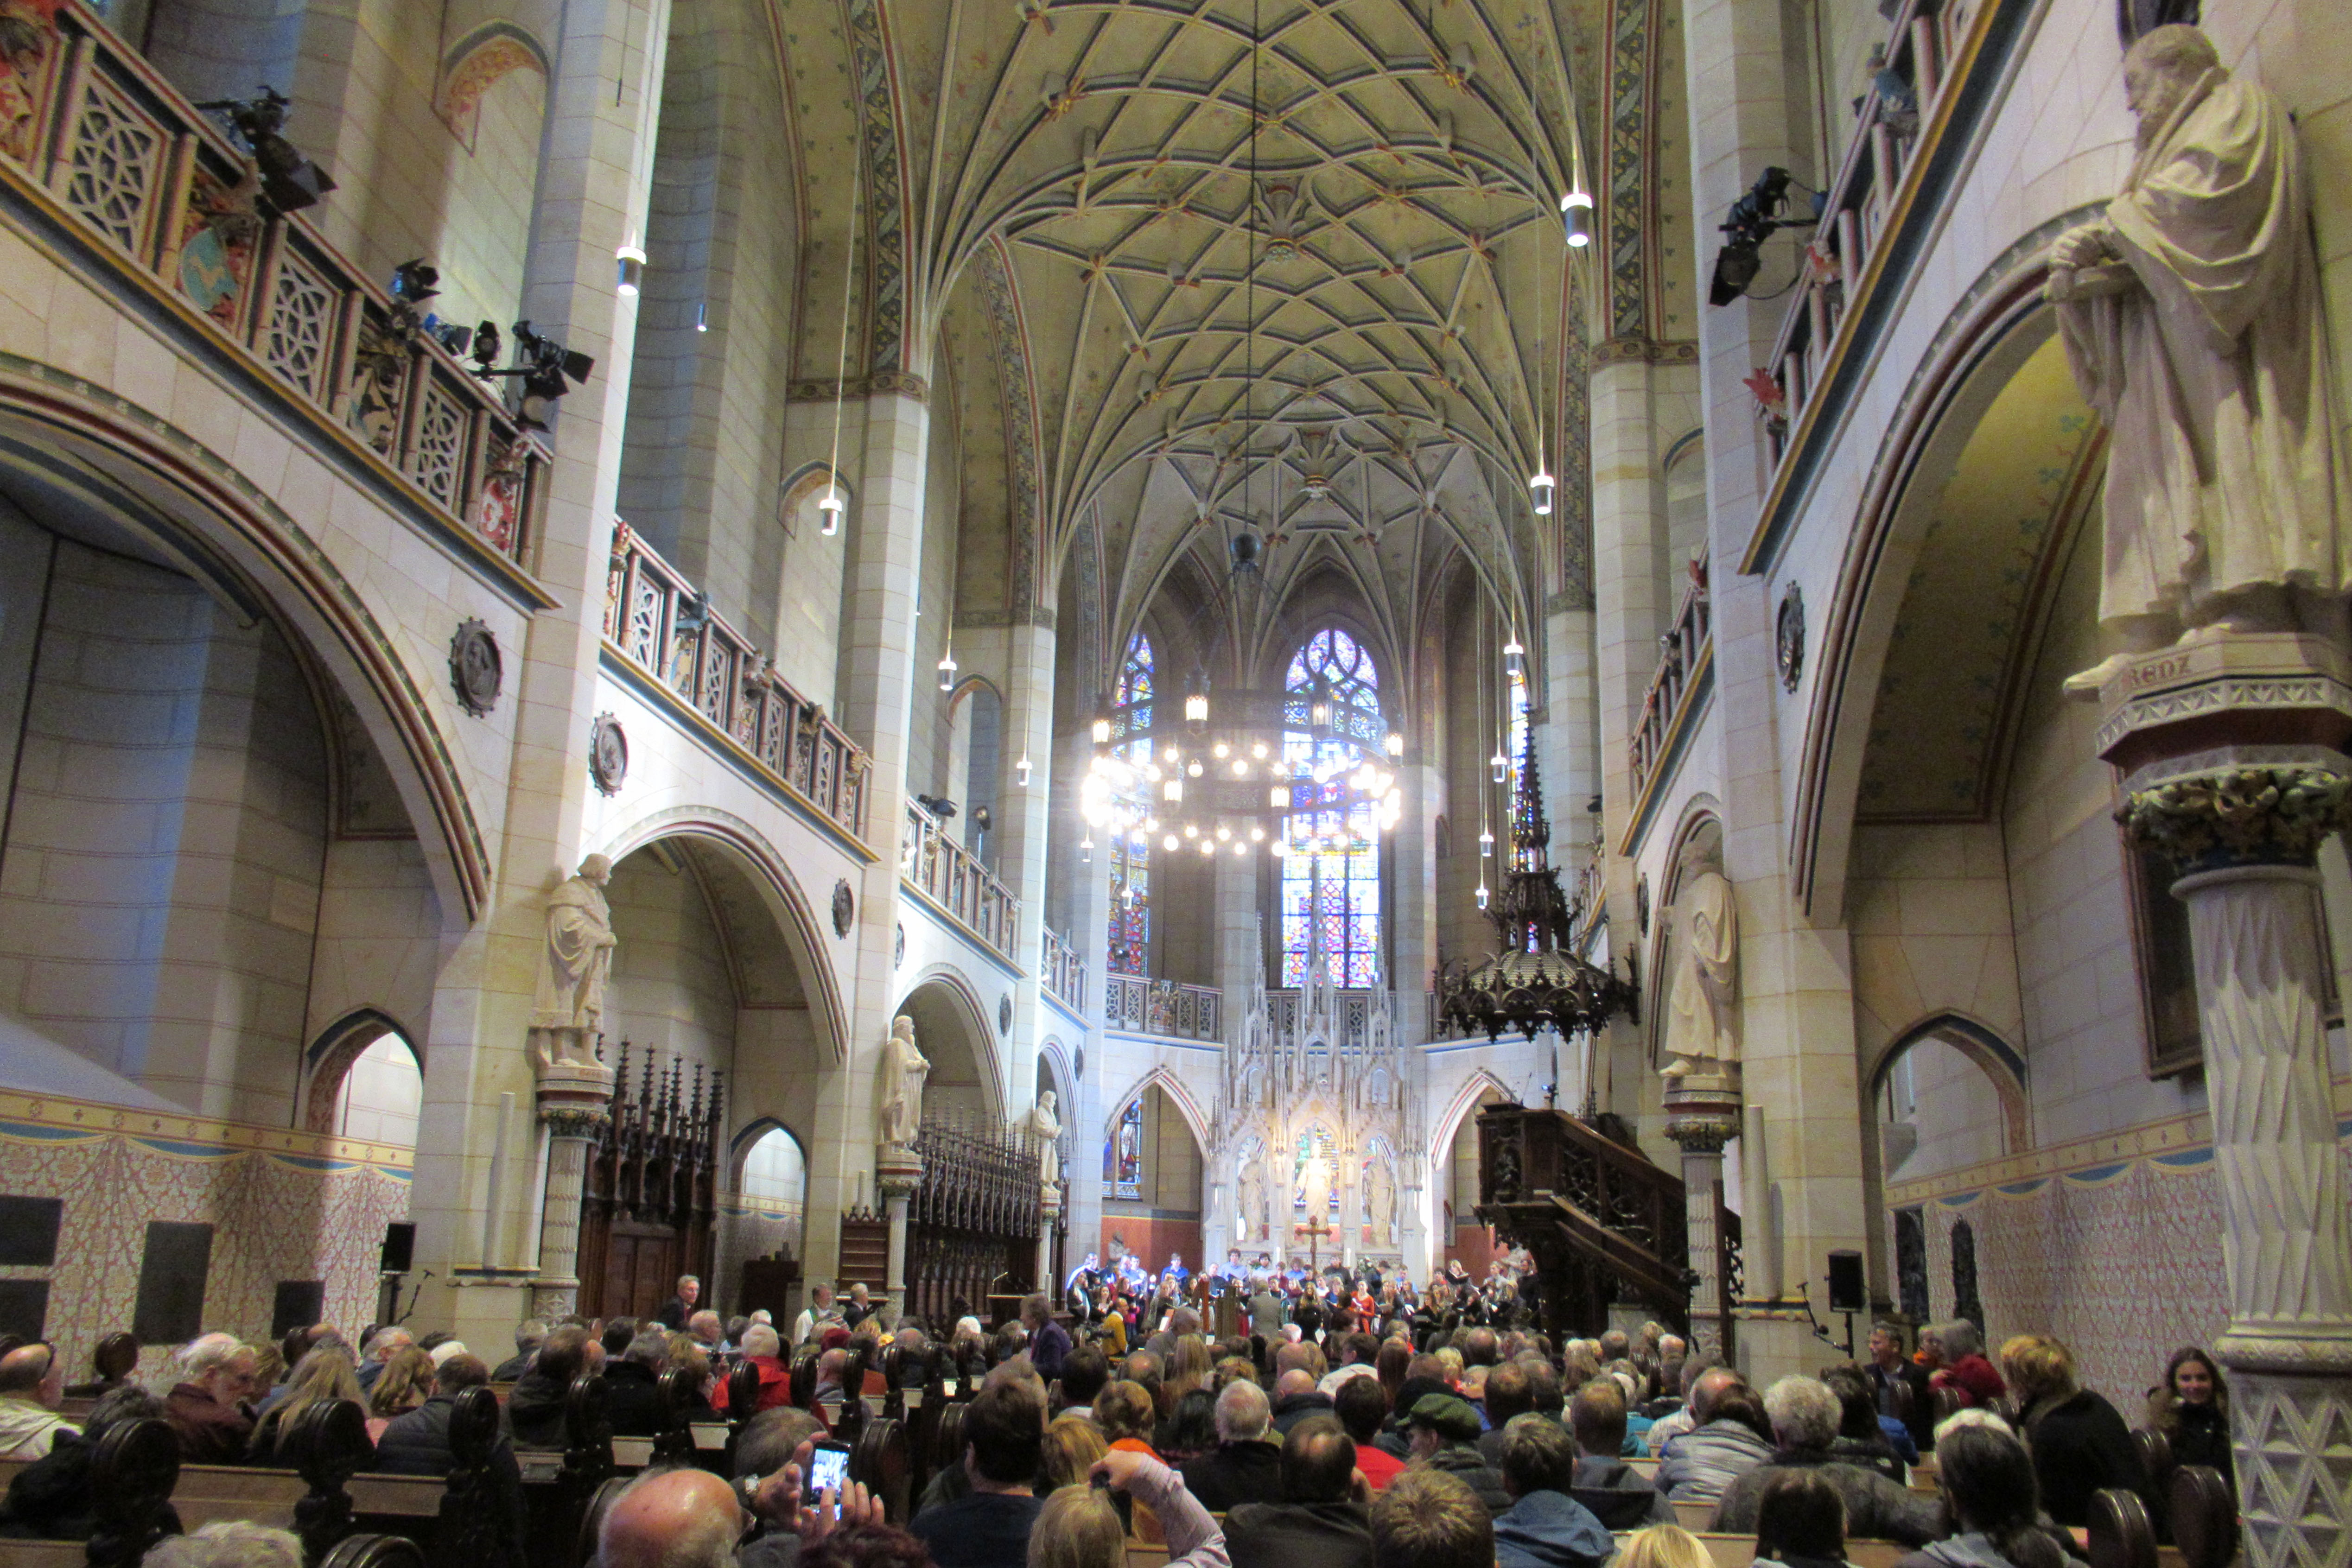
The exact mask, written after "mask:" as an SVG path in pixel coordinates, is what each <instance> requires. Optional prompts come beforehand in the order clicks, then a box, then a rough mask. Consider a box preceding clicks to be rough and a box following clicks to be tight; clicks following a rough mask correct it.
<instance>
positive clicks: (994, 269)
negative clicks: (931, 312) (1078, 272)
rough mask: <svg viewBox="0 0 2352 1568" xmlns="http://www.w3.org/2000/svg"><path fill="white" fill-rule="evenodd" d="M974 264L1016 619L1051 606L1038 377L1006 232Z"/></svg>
mask: <svg viewBox="0 0 2352 1568" xmlns="http://www.w3.org/2000/svg"><path fill="white" fill-rule="evenodd" d="M973 266H974V267H976V268H977V269H978V271H979V274H980V291H981V298H982V300H983V301H985V302H986V304H987V306H988V320H989V328H990V330H991V333H992V336H993V337H994V339H995V346H996V374H997V378H998V382H997V384H998V386H999V388H1000V389H1001V392H1002V395H1003V414H1004V439H1005V445H1006V448H1007V450H1006V452H1005V455H1004V468H1005V474H1006V476H1007V478H1008V479H1009V480H1010V481H1011V485H1012V490H1013V495H1012V502H1013V517H1012V525H1013V526H1012V534H1013V572H1012V581H1011V582H1009V583H1008V584H1006V587H1005V610H1006V611H1007V612H1009V613H1010V614H1011V615H1013V618H1014V619H1015V620H1016V621H1018V620H1024V619H1025V618H1026V615H1025V612H1031V611H1033V610H1036V609H1046V608H1050V607H1049V605H1048V604H1047V601H1046V599H1045V580H1044V576H1043V574H1042V573H1040V572H1039V571H1038V570H1037V557H1038V550H1037V540H1038V538H1040V537H1041V535H1042V534H1043V531H1044V525H1045V517H1044V503H1043V500H1042V498H1041V497H1042V496H1043V492H1044V486H1043V484H1042V483H1041V478H1040V476H1041V475H1042V473H1043V469H1042V468H1041V467H1040V466H1039V458H1038V452H1037V426H1038V417H1037V383H1036V379H1035V378H1034V376H1033V375H1031V374H1030V370H1029V331H1028V328H1027V327H1026V326H1025V325H1024V323H1023V321H1022V319H1021V296H1020V291H1019V289H1018V288H1017V287H1015V286H1014V284H1013V267H1012V257H1011V256H1010V255H1009V254H1008V253H1007V251H1006V250H1005V246H1004V241H1003V238H1001V237H999V238H996V239H992V240H991V241H990V242H989V243H988V244H987V245H985V246H982V248H981V251H980V254H979V256H977V257H975V258H974V261H973ZM1024 584H1025V585H1026V590H1025V591H1024V587H1023V585H1024Z"/></svg>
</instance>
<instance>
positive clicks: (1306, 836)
mask: <svg viewBox="0 0 2352 1568" xmlns="http://www.w3.org/2000/svg"><path fill="white" fill-rule="evenodd" d="M1284 685H1285V689H1286V693H1287V699H1286V704H1285V719H1286V725H1287V726H1288V727H1287V728H1286V731H1285V734H1284V737H1283V747H1282V755H1283V760H1284V761H1285V762H1286V763H1287V764H1288V765H1289V768H1290V774H1291V790H1290V796H1291V812H1290V816H1289V818H1288V819H1287V827H1286V831H1285V835H1284V843H1283V848H1284V854H1283V860H1282V980H1281V983H1282V984H1283V985H1286V986H1303V985H1305V984H1306V983H1307V921H1308V919H1309V917H1310V911H1312V910H1315V909H1317V908H1318V907H1319V909H1320V910H1321V925H1322V930H1321V935H1322V938H1323V951H1324V955H1325V958H1326V961H1327V963H1328V965H1329V967H1330V976H1331V983H1332V984H1333V985H1336V986H1342V987H1348V988H1361V987H1367V986H1370V985H1371V984H1372V983H1373V981H1374V979H1375V977H1377V975H1378V972H1379V968H1380V961H1379V952H1380V944H1381V840H1380V827H1379V821H1378V815H1377V812H1376V810H1375V809H1374V808H1373V807H1372V806H1371V805H1370V804H1369V803H1365V804H1359V805H1356V806H1353V807H1349V806H1348V805H1347V804H1346V803H1345V802H1346V798H1347V794H1348V787H1347V779H1346V776H1347V774H1348V773H1349V772H1350V771H1351V770H1353V769H1354V768H1358V767H1360V766H1361V765H1362V764H1364V763H1365V762H1368V761H1374V760H1376V759H1378V758H1380V756H1381V743H1382V742H1383V741H1384V740H1385V739H1386V738H1387V735H1388V725H1387V722H1386V721H1385V720H1384V719H1383V718H1382V716H1381V692H1380V675H1379V672H1378V671H1376V670H1375V669H1374V668H1373V666H1372V656H1371V654H1370V652H1369V651H1367V650H1366V649H1365V648H1364V646H1363V645H1362V644H1361V643H1358V642H1357V641H1356V640H1355V638H1353V637H1351V636H1349V634H1348V633H1347V632H1343V631H1341V630H1340V629H1339V628H1338V627H1336V626H1333V627H1328V628H1326V629H1325V630H1323V631H1320V632H1317V633H1315V635H1314V636H1312V637H1309V638H1308V639H1307V641H1306V642H1305V643H1303V644H1301V645H1300V647H1299V650H1298V652H1297V654H1296V655H1295V656H1294V657H1293V658H1292V659H1291V661H1290V674H1289V677H1288V679H1287V680H1286V682H1285V683H1284ZM1326 707H1328V717H1327V719H1326V722H1324V723H1321V724H1318V723H1317V722H1316V719H1317V717H1318V709H1324V708H1326ZM1318 892H1319V894H1320V902H1319V904H1318Z"/></svg>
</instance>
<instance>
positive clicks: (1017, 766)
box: [1013, 751, 1029, 789]
mask: <svg viewBox="0 0 2352 1568" xmlns="http://www.w3.org/2000/svg"><path fill="white" fill-rule="evenodd" d="M1013 788H1014V789H1027V788H1029V753H1028V752H1026V751H1024V752H1022V754H1021V760H1020V761H1018V762H1016V763H1014V764H1013Z"/></svg>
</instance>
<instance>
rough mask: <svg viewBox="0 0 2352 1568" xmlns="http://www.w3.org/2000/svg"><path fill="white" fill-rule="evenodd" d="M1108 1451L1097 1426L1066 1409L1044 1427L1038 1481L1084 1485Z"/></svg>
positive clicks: (1074, 1411) (1059, 1485) (1062, 1485)
mask: <svg viewBox="0 0 2352 1568" xmlns="http://www.w3.org/2000/svg"><path fill="white" fill-rule="evenodd" d="M1109 1451H1110V1445H1109V1444H1108V1443H1106V1442H1104V1441H1103V1435H1102V1428H1101V1427H1097V1426H1096V1425H1095V1424H1094V1422H1093V1421H1091V1420H1089V1419H1088V1418H1087V1416H1082V1415H1080V1414H1079V1413H1078V1412H1077V1411H1076V1410H1066V1411H1064V1412H1063V1413H1062V1414H1061V1415H1059V1416H1055V1417H1054V1419H1053V1420H1052V1421H1051V1422H1049V1423H1047V1425H1046V1427H1045V1450H1044V1455H1045V1457H1044V1458H1041V1459H1040V1460H1039V1461H1038V1463H1037V1475H1038V1478H1039V1479H1041V1480H1043V1481H1044V1482H1045V1484H1046V1486H1048V1487H1049V1488H1060V1487H1076V1486H1085V1485H1086V1484H1087V1477H1089V1476H1091V1475H1092V1474H1093V1473H1094V1468H1095V1461H1096V1460H1097V1459H1099V1458H1102V1457H1103V1456H1104V1455H1105V1454H1107V1453H1108V1452H1109ZM1188 1484H1189V1483H1188ZM1194 1495H1196V1496H1197V1495H1198V1493H1197V1492H1196V1493H1195V1494H1194Z"/></svg>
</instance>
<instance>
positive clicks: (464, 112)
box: [433, 20, 554, 152]
mask: <svg viewBox="0 0 2352 1568" xmlns="http://www.w3.org/2000/svg"><path fill="white" fill-rule="evenodd" d="M519 70H534V71H537V72H538V73H539V74H540V75H541V77H542V78H552V77H553V75H554V72H553V71H552V70H551V69H550V68H549V65H548V59H547V50H546V49H545V48H544V47H541V44H540V41H539V40H538V39H537V38H534V37H531V36H530V34H529V33H527V32H525V31H523V29H522V28H520V27H518V26H515V25H514V24H513V23H512V22H506V21H496V20H494V21H488V22H485V23H483V24H482V25H481V26H478V27H476V28H475V29H474V30H473V31H472V32H470V33H467V35H466V36H465V37H462V38H459V39H458V40H457V42H455V43H453V44H451V45H450V46H449V47H447V48H446V49H445V50H443V51H442V54H441V71H440V80H439V83H438V84H437V85H436V87H435V89H434V92H433V112H434V113H435V114H436V115H438V116H439V117H440V120H441V123H442V124H444V125H446V126H447V127H448V128H449V133H450V134H451V135H452V136H455V137H456V138H457V140H458V141H459V142H461V143H463V144H464V146H465V149H466V151H467V152H473V151H474V137H475V133H476V131H478V129H479V127H480V122H481V111H482V99H483V97H484V96H485V95H486V94H488V91H489V90H490V89H492V88H494V87H496V86H498V84H499V82H500V81H502V80H504V79H505V78H507V77H509V76H511V75H512V74H513V73H514V72H516V71H519Z"/></svg>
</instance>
